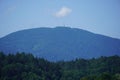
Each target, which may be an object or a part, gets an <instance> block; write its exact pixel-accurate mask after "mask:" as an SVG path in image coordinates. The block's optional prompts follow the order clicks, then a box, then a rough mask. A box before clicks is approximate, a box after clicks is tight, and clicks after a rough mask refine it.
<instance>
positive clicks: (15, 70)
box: [0, 52, 120, 80]
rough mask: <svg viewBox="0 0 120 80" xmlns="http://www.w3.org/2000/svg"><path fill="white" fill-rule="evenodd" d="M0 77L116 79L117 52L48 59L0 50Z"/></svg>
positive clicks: (21, 79)
mask: <svg viewBox="0 0 120 80" xmlns="http://www.w3.org/2000/svg"><path fill="white" fill-rule="evenodd" d="M0 80H120V56H117V55H115V56H109V57H104V56H102V57H99V58H92V59H76V60H72V61H59V62H50V61H47V60H45V59H42V58H36V57H34V56H33V55H32V54H28V53H16V54H8V55H5V54H4V53H3V52H0Z"/></svg>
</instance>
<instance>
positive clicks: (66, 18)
mask: <svg viewBox="0 0 120 80" xmlns="http://www.w3.org/2000/svg"><path fill="white" fill-rule="evenodd" d="M63 25H66V26H70V27H74V28H80V29H85V30H88V31H91V32H94V33H98V34H103V35H107V36H111V37H115V38H120V0H0V37H3V36H5V35H7V34H9V33H11V32H14V31H18V30H22V29H29V28H37V27H55V26H63Z"/></svg>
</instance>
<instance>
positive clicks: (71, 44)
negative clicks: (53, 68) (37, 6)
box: [0, 27, 120, 61]
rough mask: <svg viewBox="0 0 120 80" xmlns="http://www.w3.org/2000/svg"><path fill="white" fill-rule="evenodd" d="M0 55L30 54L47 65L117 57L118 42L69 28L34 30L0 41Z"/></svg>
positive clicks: (119, 44) (119, 41)
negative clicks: (47, 61)
mask: <svg viewBox="0 0 120 80" xmlns="http://www.w3.org/2000/svg"><path fill="white" fill-rule="evenodd" d="M0 51H3V52H6V53H16V52H28V53H29V52H30V53H32V54H33V55H34V56H37V57H42V58H45V59H47V60H50V61H59V60H73V59H76V58H93V57H100V56H111V55H120V40H119V39H115V38H111V37H107V36H103V35H99V34H94V33H91V32H88V31H85V30H82V29H77V28H69V27H56V28H34V29H27V30H21V31H17V32H14V33H11V34H9V35H7V36H5V37H3V38H1V39H0Z"/></svg>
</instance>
